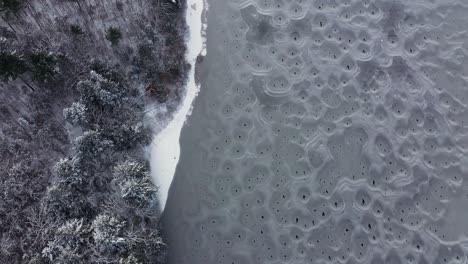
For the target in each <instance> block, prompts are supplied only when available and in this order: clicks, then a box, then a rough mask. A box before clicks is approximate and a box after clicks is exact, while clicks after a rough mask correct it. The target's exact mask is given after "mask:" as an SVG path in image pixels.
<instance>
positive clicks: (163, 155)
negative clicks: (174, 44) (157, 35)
mask: <svg viewBox="0 0 468 264" xmlns="http://www.w3.org/2000/svg"><path fill="white" fill-rule="evenodd" d="M204 9H205V3H204V1H203V0H188V1H187V10H186V21H187V25H188V27H189V39H188V41H187V54H186V59H187V61H188V62H189V63H190V65H191V68H190V72H189V79H188V81H187V86H186V89H187V94H186V95H185V97H184V99H183V102H182V105H181V107H180V108H179V110H178V111H177V112H176V114H175V115H174V118H173V119H172V121H171V122H170V123H169V124H168V125H167V127H166V128H164V129H163V130H162V131H161V132H159V133H158V134H157V135H155V137H154V139H153V142H152V144H151V161H150V163H151V175H152V177H153V181H154V182H155V184H156V186H158V188H159V205H160V208H161V210H164V207H165V205H166V201H167V195H168V192H169V188H170V186H171V183H172V179H173V177H174V174H175V170H176V167H177V163H178V162H179V156H180V144H179V138H180V133H181V131H182V127H183V126H184V123H185V121H186V119H187V117H188V116H190V114H191V109H192V102H193V101H194V99H195V97H196V96H197V94H198V91H199V86H198V85H197V83H196V76H195V70H196V69H195V67H196V62H197V58H198V56H199V55H201V56H204V55H205V54H206V44H205V37H204V35H205V30H206V24H203V23H202V15H203V12H204Z"/></svg>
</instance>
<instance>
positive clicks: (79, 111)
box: [63, 102, 88, 126]
mask: <svg viewBox="0 0 468 264" xmlns="http://www.w3.org/2000/svg"><path fill="white" fill-rule="evenodd" d="M63 116H64V117H65V119H66V120H67V121H68V122H69V123H70V124H72V125H74V126H81V125H86V124H87V121H88V116H87V109H86V106H85V105H84V104H82V103H81V102H74V103H73V104H72V105H71V106H70V107H68V108H65V109H63Z"/></svg>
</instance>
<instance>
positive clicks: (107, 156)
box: [75, 130, 114, 165]
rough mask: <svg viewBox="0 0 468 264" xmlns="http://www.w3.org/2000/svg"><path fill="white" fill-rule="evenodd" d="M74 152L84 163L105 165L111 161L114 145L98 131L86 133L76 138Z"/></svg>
mask: <svg viewBox="0 0 468 264" xmlns="http://www.w3.org/2000/svg"><path fill="white" fill-rule="evenodd" d="M75 151H76V152H77V156H78V157H79V158H81V159H83V160H85V161H86V162H89V163H94V164H98V163H100V162H101V163H107V162H110V161H111V160H112V156H111V155H112V153H113V151H114V143H113V142H112V141H111V140H109V139H107V137H106V136H105V135H104V134H103V133H102V132H100V131H93V130H91V131H86V132H84V133H83V135H81V136H79V137H77V138H76V140H75ZM101 165H105V164H101Z"/></svg>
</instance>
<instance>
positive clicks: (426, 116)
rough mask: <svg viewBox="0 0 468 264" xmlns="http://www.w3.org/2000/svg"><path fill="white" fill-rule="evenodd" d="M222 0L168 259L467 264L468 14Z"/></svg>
mask: <svg viewBox="0 0 468 264" xmlns="http://www.w3.org/2000/svg"><path fill="white" fill-rule="evenodd" d="M208 3H209V5H210V9H209V11H208V13H207V19H208V28H207V56H206V57H205V58H204V61H203V63H202V64H201V65H200V66H199V68H198V69H197V71H198V77H199V79H200V81H201V90H200V93H199V96H198V97H197V98H196V99H195V103H194V108H193V113H192V115H191V116H190V118H189V120H188V121H189V122H188V123H187V124H185V126H184V128H183V130H182V135H181V139H180V142H181V156H180V161H179V163H178V167H177V170H176V173H175V177H174V180H173V182H172V185H171V188H170V191H169V197H168V201H167V206H166V209H165V212H164V215H163V218H162V224H163V230H164V235H165V238H166V241H167V243H168V245H169V256H168V258H169V263H171V264H172V263H173V264H184V263H191V264H193V263H204V264H211V263H229V264H233V263H239V264H248V263H253V264H259V263H275V264H276V263H294V264H296V263H299V264H302V263H421V264H422V263H437V264H439V263H466V261H467V260H468V259H467V256H466V253H467V245H468V244H467V242H468V225H466V220H467V217H468V215H467V213H466V212H468V195H467V193H468V171H467V169H468V165H467V162H468V158H467V156H468V154H467V152H468V143H467V142H468V112H467V111H468V110H467V102H468V88H467V87H468V79H467V78H468V76H467V74H468V71H467V69H468V67H467V63H468V60H467V59H468V56H467V54H466V53H467V48H468V46H467V44H466V43H468V42H467V40H468V38H467V32H466V27H464V25H468V16H467V14H468V5H467V4H466V3H465V2H464V1H456V0H449V1H445V0H444V1H442V0H431V1H429V0H416V1H398V0H344V1H330V0H309V1H308V0H290V1H285V0H255V1H253V0H252V1H250V0H235V1H224V0H209V1H208Z"/></svg>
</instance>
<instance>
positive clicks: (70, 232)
mask: <svg viewBox="0 0 468 264" xmlns="http://www.w3.org/2000/svg"><path fill="white" fill-rule="evenodd" d="M90 233H91V227H90V226H89V224H87V223H86V221H85V220H84V219H72V220H69V221H67V222H65V223H64V224H63V225H62V226H60V227H59V228H58V229H57V230H56V232H55V236H54V238H53V240H51V241H49V243H48V245H47V247H45V248H44V249H43V250H42V254H43V256H44V257H45V258H47V259H48V260H49V261H50V262H51V263H53V264H63V263H70V264H75V263H76V264H81V263H89V262H88V261H89V259H90V256H91V253H92V247H90V241H89V235H90Z"/></svg>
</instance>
